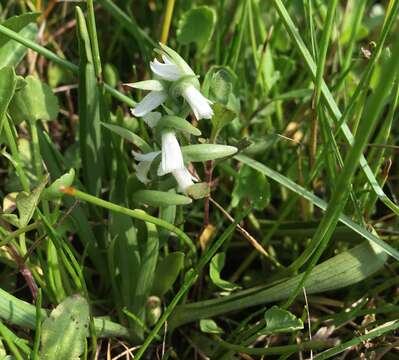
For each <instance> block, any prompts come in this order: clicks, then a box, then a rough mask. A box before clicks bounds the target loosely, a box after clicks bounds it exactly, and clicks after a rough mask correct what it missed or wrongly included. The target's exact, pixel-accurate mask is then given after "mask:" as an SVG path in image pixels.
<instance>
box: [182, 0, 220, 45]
mask: <svg viewBox="0 0 399 360" xmlns="http://www.w3.org/2000/svg"><path fill="white" fill-rule="evenodd" d="M215 23H216V13H215V11H214V10H213V9H212V8H210V7H209V6H199V7H196V8H193V9H190V10H189V11H187V12H186V13H184V14H183V16H182V17H181V19H180V21H179V24H178V28H177V41H178V42H179V43H180V44H182V45H188V44H190V43H195V44H197V47H198V50H199V51H202V50H203V49H204V47H205V45H206V44H207V43H208V41H209V40H210V39H211V37H212V34H213V31H214V29H215Z"/></svg>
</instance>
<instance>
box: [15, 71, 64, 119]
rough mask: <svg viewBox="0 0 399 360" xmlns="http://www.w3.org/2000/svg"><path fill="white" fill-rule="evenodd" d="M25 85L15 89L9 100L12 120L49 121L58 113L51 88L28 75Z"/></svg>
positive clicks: (55, 98) (56, 100)
mask: <svg viewBox="0 0 399 360" xmlns="http://www.w3.org/2000/svg"><path fill="white" fill-rule="evenodd" d="M25 81H26V86H24V87H23V88H22V89H21V90H19V91H17V92H16V93H15V95H14V97H13V99H12V101H11V105H10V113H11V117H12V118H13V120H14V122H15V123H17V124H19V123H20V122H22V121H24V120H25V121H29V122H34V121H36V120H39V119H40V120H45V121H49V120H52V119H54V118H55V117H56V116H57V114H58V110H59V107H58V99H57V97H56V96H55V95H54V94H53V92H52V90H51V88H50V87H49V86H48V85H47V84H45V83H43V82H41V81H40V80H39V79H38V78H36V77H34V76H31V75H29V76H28V77H26V79H25Z"/></svg>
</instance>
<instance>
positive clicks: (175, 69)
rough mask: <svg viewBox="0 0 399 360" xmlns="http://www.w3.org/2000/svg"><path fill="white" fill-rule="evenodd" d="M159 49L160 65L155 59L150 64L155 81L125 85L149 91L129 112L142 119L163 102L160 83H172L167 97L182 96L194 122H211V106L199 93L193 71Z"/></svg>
mask: <svg viewBox="0 0 399 360" xmlns="http://www.w3.org/2000/svg"><path fill="white" fill-rule="evenodd" d="M160 45H161V48H162V53H161V57H162V60H163V62H160V61H158V60H157V59H156V58H155V59H154V60H153V61H151V62H150V68H151V70H152V72H153V73H154V75H155V76H156V77H157V78H158V80H148V81H140V82H137V83H133V84H127V85H129V86H131V87H134V88H137V89H143V90H150V93H149V94H147V95H146V96H145V97H144V98H143V99H142V100H141V101H140V102H139V103H138V104H137V105H136V107H135V108H134V109H133V110H132V113H133V115H134V116H137V117H141V116H144V115H146V114H148V113H149V112H151V111H152V110H154V109H155V108H157V107H158V106H159V105H161V104H162V103H163V102H164V101H165V100H166V99H167V97H168V91H167V89H166V88H165V86H164V84H163V83H162V81H164V82H172V85H171V86H170V89H171V90H172V91H169V93H171V92H172V93H173V95H175V96H182V97H183V98H184V99H185V100H186V101H187V103H188V104H189V105H190V107H191V109H192V110H193V112H194V115H195V117H196V119H197V120H200V119H210V118H212V116H213V110H212V108H211V106H210V105H211V104H212V102H211V101H210V100H208V99H207V98H206V97H205V96H204V95H202V94H201V92H200V91H199V87H200V86H199V82H198V79H197V76H196V75H195V73H194V71H193V70H192V69H191V67H190V66H189V65H188V64H187V63H186V62H185V61H184V60H183V58H182V57H181V56H180V55H179V54H178V53H177V52H175V51H174V50H172V49H170V48H168V47H167V46H165V45H162V44H160Z"/></svg>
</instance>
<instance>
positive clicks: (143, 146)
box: [101, 123, 152, 153]
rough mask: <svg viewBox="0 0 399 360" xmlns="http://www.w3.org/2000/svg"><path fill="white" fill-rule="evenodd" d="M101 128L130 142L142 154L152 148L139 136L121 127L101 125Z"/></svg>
mask: <svg viewBox="0 0 399 360" xmlns="http://www.w3.org/2000/svg"><path fill="white" fill-rule="evenodd" d="M101 125H102V126H104V127H106V128H107V129H108V130H110V131H112V132H114V133H115V134H118V135H119V136H121V137H123V138H124V139H125V140H127V141H129V142H131V143H132V144H134V145H136V146H137V147H138V148H139V149H140V150H141V151H142V152H144V153H146V152H150V151H152V148H151V146H150V145H148V144H147V143H146V142H145V140H143V139H142V138H141V137H140V136H138V135H136V134H135V133H133V132H132V131H130V130H128V129H125V128H123V127H122V126H118V125H111V124H105V123H102V124H101Z"/></svg>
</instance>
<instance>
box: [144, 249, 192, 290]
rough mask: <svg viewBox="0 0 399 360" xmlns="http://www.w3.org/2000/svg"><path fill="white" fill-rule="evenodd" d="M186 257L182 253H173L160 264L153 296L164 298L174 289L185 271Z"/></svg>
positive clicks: (155, 278) (156, 273)
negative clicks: (175, 283) (174, 285)
mask: <svg viewBox="0 0 399 360" xmlns="http://www.w3.org/2000/svg"><path fill="white" fill-rule="evenodd" d="M184 257H185V255H184V253H182V252H173V253H170V254H169V255H167V256H166V257H165V258H163V259H162V260H161V261H160V262H159V263H158V266H157V269H156V271H155V276H154V283H153V287H152V291H151V294H153V295H156V296H159V297H162V296H163V295H164V294H166V293H167V292H168V290H170V289H171V288H172V285H173V284H174V282H175V281H176V279H177V277H178V276H179V273H180V271H181V270H182V269H183V266H184Z"/></svg>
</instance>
